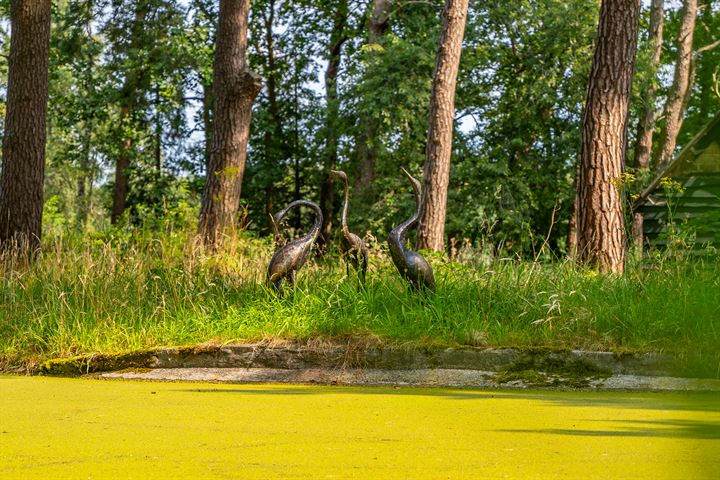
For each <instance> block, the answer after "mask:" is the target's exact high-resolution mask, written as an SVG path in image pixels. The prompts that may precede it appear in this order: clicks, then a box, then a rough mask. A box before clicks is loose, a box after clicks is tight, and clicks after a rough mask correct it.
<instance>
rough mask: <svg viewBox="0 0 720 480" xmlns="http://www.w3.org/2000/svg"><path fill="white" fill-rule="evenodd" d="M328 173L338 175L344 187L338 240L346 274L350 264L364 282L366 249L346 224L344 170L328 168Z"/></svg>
mask: <svg viewBox="0 0 720 480" xmlns="http://www.w3.org/2000/svg"><path fill="white" fill-rule="evenodd" d="M330 174H331V175H333V176H335V177H338V178H339V179H340V180H342V182H343V187H344V188H345V203H343V209H342V218H341V221H342V240H341V241H340V253H341V254H342V257H343V260H345V271H346V272H347V275H348V276H349V275H350V264H352V266H353V267H354V268H355V270H356V271H357V272H358V274H359V275H360V280H361V281H362V282H363V283H365V274H366V273H367V264H368V250H367V247H365V244H364V243H363V241H362V239H361V238H360V237H359V236H357V235H355V234H354V233H352V232H351V231H350V230H349V229H348V226H347V211H348V196H349V192H348V189H349V187H348V179H347V175H346V174H345V172H343V171H340V170H330Z"/></svg>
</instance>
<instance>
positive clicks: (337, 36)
mask: <svg viewBox="0 0 720 480" xmlns="http://www.w3.org/2000/svg"><path fill="white" fill-rule="evenodd" d="M335 5H336V6H335V10H334V15H333V27H332V31H331V32H330V44H329V48H328V50H329V55H328V65H327V69H326V70H325V96H326V102H327V110H326V113H325V171H324V172H323V175H324V177H325V179H324V181H323V184H322V187H321V189H320V209H321V210H322V214H323V224H322V227H321V229H320V236H319V237H318V240H317V245H318V248H319V249H320V250H321V251H322V250H326V249H327V245H328V244H329V243H330V233H331V231H332V220H333V214H334V212H335V188H334V187H335V182H334V181H333V177H332V175H330V170H334V169H335V168H336V167H337V159H338V151H337V150H338V130H337V122H338V118H339V112H340V105H339V100H338V92H337V75H338V70H339V69H340V59H341V57H340V55H341V53H342V46H343V43H345V41H346V40H347V38H348V37H347V32H346V26H347V17H348V2H347V0H340V1H338V2H337V3H336V4H335Z"/></svg>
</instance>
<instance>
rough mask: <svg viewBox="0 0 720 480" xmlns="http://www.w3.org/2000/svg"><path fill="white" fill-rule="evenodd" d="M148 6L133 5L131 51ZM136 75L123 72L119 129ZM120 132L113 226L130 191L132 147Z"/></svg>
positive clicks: (127, 116)
mask: <svg viewBox="0 0 720 480" xmlns="http://www.w3.org/2000/svg"><path fill="white" fill-rule="evenodd" d="M147 11H148V4H147V0H137V3H136V5H135V18H134V20H133V24H132V31H131V32H130V44H131V46H132V47H131V49H134V48H137V47H138V43H139V42H140V34H141V32H142V29H143V28H144V23H145V17H146V16H147ZM138 81H139V80H138V74H137V73H136V72H132V71H126V72H125V83H124V84H123V86H122V91H121V95H122V100H121V105H120V121H119V123H118V126H119V129H120V130H121V132H122V130H123V129H125V128H127V127H128V125H127V123H128V122H131V119H132V116H133V111H134V109H135V104H136V103H137V96H138V85H137V83H138ZM125 133H126V132H122V135H121V136H122V138H121V139H120V152H119V153H118V156H117V158H116V159H115V186H114V187H113V204H112V209H111V210H110V223H112V224H113V225H114V224H116V223H117V221H118V220H119V219H120V217H122V214H123V213H124V212H125V207H126V205H127V196H128V191H129V190H130V181H129V177H128V168H130V157H131V154H132V152H131V149H132V146H133V143H132V138H130V137H129V136H127V135H126V134H125Z"/></svg>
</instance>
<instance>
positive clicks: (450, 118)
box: [417, 0, 468, 251]
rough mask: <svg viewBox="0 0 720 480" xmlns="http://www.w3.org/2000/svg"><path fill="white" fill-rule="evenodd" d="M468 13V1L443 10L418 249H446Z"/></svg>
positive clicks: (450, 4) (452, 1)
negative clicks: (457, 91) (457, 90)
mask: <svg viewBox="0 0 720 480" xmlns="http://www.w3.org/2000/svg"><path fill="white" fill-rule="evenodd" d="M467 13H468V0H447V2H446V3H445V9H444V10H443V14H442V18H443V24H442V31H441V33H440V44H439V46H438V53H437V59H436V64H435V72H434V74H433V84H432V93H431V95H430V115H429V119H428V136H427V147H426V150H425V167H424V169H423V188H422V199H421V201H420V225H419V226H418V231H417V248H418V249H430V250H435V251H442V250H443V249H444V248H445V212H446V208H447V192H448V184H449V183H450V156H451V154H452V136H453V123H454V120H455V84H456V83H457V75H458V69H459V66H460V53H461V50H462V41H463V35H464V31H465V20H466V18H467Z"/></svg>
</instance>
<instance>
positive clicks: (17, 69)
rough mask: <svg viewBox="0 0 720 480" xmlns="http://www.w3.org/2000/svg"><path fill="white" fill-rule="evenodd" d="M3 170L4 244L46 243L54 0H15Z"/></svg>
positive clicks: (0, 230) (0, 226)
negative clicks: (45, 186) (43, 237)
mask: <svg viewBox="0 0 720 480" xmlns="http://www.w3.org/2000/svg"><path fill="white" fill-rule="evenodd" d="M10 22H11V37H10V58H9V62H8V85H7V111H6V115H5V133H4V136H3V142H2V173H1V174H0V247H3V248H6V247H12V246H13V245H17V246H19V247H20V248H22V249H27V251H29V252H34V251H35V250H37V249H38V248H39V247H40V237H41V233H42V210H43V181H44V179H45V142H46V126H47V106H48V55H49V45H50V0H13V2H12V6H11V13H10Z"/></svg>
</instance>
